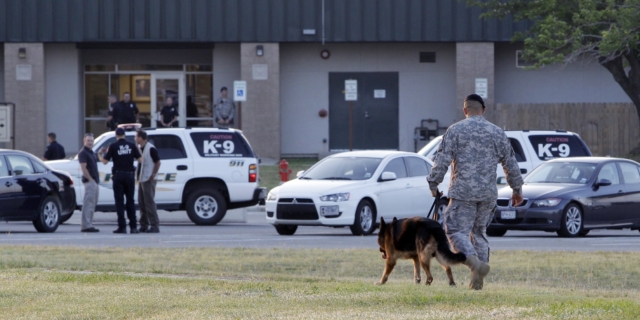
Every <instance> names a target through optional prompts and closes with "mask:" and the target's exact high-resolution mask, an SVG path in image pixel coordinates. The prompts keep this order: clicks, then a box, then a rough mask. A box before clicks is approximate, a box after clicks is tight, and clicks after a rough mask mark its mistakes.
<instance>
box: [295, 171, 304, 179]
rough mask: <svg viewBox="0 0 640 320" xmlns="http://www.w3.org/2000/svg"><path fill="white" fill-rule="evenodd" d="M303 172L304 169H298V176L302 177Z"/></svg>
mask: <svg viewBox="0 0 640 320" xmlns="http://www.w3.org/2000/svg"><path fill="white" fill-rule="evenodd" d="M303 173H304V170H300V171H298V173H296V178H300V177H301V176H302V174H303Z"/></svg>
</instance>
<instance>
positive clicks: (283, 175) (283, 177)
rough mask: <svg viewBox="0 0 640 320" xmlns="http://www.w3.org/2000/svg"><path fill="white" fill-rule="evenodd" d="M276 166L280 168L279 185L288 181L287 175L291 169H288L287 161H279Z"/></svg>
mask: <svg viewBox="0 0 640 320" xmlns="http://www.w3.org/2000/svg"><path fill="white" fill-rule="evenodd" d="M278 166H279V167H280V184H282V183H285V182H287V181H289V174H290V173H291V169H289V163H288V162H287V160H285V159H282V160H280V163H279V164H278Z"/></svg>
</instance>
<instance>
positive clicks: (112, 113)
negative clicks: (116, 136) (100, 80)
mask: <svg viewBox="0 0 640 320" xmlns="http://www.w3.org/2000/svg"><path fill="white" fill-rule="evenodd" d="M120 113H121V112H120V102H118V97H116V95H115V94H110V95H109V112H107V115H108V117H107V123H106V126H107V128H109V131H113V130H115V129H116V127H118V120H119V119H120Z"/></svg>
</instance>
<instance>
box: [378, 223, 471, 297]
mask: <svg viewBox="0 0 640 320" xmlns="http://www.w3.org/2000/svg"><path fill="white" fill-rule="evenodd" d="M378 244H379V245H380V252H382V259H385V260H386V263H385V267H384V271H383V272H382V278H381V279H380V282H377V283H376V284H380V285H381V284H385V283H386V282H387V279H388V278H389V274H390V273H391V271H393V268H394V267H395V266H396V260H398V259H412V260H413V279H414V281H415V283H416V284H419V283H420V280H421V279H420V266H421V265H422V268H423V269H424V271H425V273H426V274H427V281H426V282H425V284H426V285H430V284H431V282H433V276H432V275H431V270H430V262H431V258H432V257H435V258H436V260H438V262H439V263H440V265H442V267H443V268H444V270H445V271H446V272H447V277H449V285H450V286H455V285H456V283H455V281H453V274H452V273H451V266H452V265H455V264H458V263H462V262H464V261H465V260H466V256H465V255H464V253H453V252H451V250H450V249H449V241H448V240H447V236H446V235H445V233H444V230H443V229H442V226H441V225H440V224H439V223H438V222H437V221H434V220H431V219H428V218H422V217H413V218H409V219H401V220H398V219H396V218H395V217H394V218H393V221H391V223H389V224H387V223H385V222H384V219H383V218H380V232H378Z"/></svg>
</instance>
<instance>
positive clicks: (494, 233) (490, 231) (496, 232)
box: [487, 228, 507, 237]
mask: <svg viewBox="0 0 640 320" xmlns="http://www.w3.org/2000/svg"><path fill="white" fill-rule="evenodd" d="M505 234H507V230H506V229H495V228H487V235H488V236H489V237H502V236H504V235H505Z"/></svg>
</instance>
